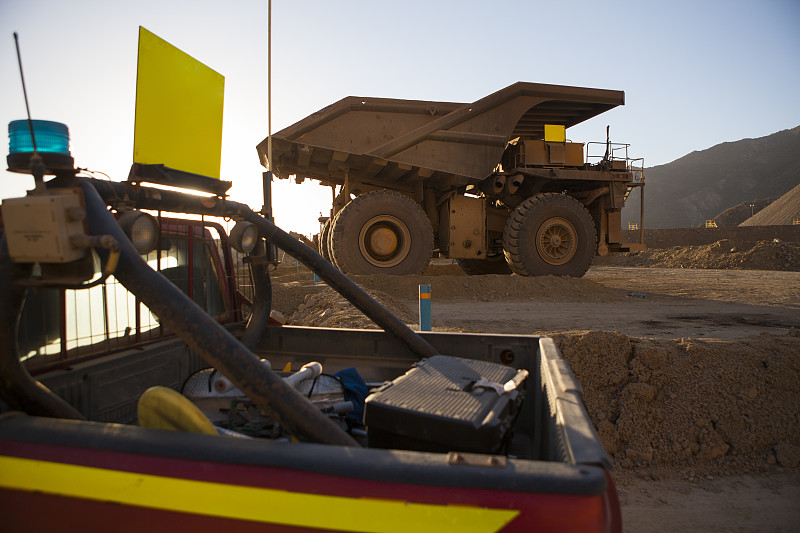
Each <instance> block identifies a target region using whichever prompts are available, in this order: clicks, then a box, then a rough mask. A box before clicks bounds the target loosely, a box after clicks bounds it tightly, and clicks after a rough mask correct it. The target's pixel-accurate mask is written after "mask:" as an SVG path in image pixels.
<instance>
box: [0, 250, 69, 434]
mask: <svg viewBox="0 0 800 533" xmlns="http://www.w3.org/2000/svg"><path fill="white" fill-rule="evenodd" d="M32 267H33V265H32V264H30V263H22V264H20V263H14V262H12V261H11V257H10V256H9V254H8V246H7V245H6V237H5V235H3V237H2V239H0V398H2V399H3V401H4V402H6V404H8V406H9V407H10V408H11V409H15V410H19V411H24V412H26V413H28V414H29V415H35V416H50V417H56V418H74V419H77V420H85V417H84V416H83V415H82V414H81V413H80V412H79V411H78V410H77V409H75V408H74V407H72V406H71V405H70V404H68V403H67V402H65V401H64V400H62V399H61V398H59V397H58V396H56V395H55V394H53V392H52V391H50V389H48V388H47V387H45V386H44V385H42V384H41V383H39V382H38V381H36V380H34V379H33V378H32V377H31V375H30V374H29V373H28V371H27V369H26V368H25V367H24V366H23V365H22V362H21V361H20V360H19V354H18V353H17V349H18V346H17V326H18V324H19V317H20V314H21V313H22V306H23V304H24V303H25V294H26V292H27V288H26V287H25V285H23V284H21V283H20V282H21V281H23V280H26V279H28V277H30V275H31V270H32Z"/></svg>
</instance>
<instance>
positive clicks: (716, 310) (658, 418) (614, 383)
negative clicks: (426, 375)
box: [273, 261, 800, 532]
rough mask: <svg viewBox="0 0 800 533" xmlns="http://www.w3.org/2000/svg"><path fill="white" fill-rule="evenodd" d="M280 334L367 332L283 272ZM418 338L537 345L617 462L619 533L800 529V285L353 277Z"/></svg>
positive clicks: (681, 273)
mask: <svg viewBox="0 0 800 533" xmlns="http://www.w3.org/2000/svg"><path fill="white" fill-rule="evenodd" d="M273 276H274V282H273V283H274V287H273V293H274V294H273V302H274V303H273V306H274V308H276V309H277V310H279V311H281V312H282V313H283V314H285V315H286V316H287V317H288V318H289V323H290V324H302V325H309V326H323V327H357V328H363V327H375V326H374V325H373V324H372V323H371V322H370V321H368V320H367V319H366V318H364V317H363V316H362V315H361V314H360V313H359V312H358V311H357V310H355V309H353V308H352V307H350V306H349V305H347V304H346V303H345V302H344V301H343V300H342V298H341V297H340V296H339V295H338V294H336V293H334V292H333V291H331V290H330V289H328V288H326V287H324V285H323V284H319V283H317V284H315V283H314V282H313V279H312V275H311V274H310V273H309V272H308V271H307V270H304V269H303V270H300V271H298V270H297V268H296V267H294V266H291V265H289V264H285V265H282V266H281V267H279V268H278V270H276V271H275V272H274V273H273ZM353 279H354V280H355V281H356V282H357V283H359V284H360V285H361V286H362V287H364V288H365V289H366V290H367V291H368V292H370V293H371V294H372V295H373V296H374V297H375V298H376V299H378V300H379V301H381V302H382V303H383V304H384V305H386V306H387V307H388V308H389V309H391V310H392V311H393V312H395V313H396V314H397V315H398V316H400V317H401V318H402V319H403V320H405V321H406V322H407V323H408V324H409V325H411V326H412V327H414V328H418V326H417V323H418V319H417V312H416V308H417V294H418V285H420V284H430V285H431V286H432V294H433V296H432V308H433V329H434V330H437V331H468V332H492V333H514V334H547V335H550V336H552V337H554V339H555V340H556V342H557V343H558V345H559V348H560V349H561V351H562V353H563V354H564V356H565V357H566V358H567V360H568V361H569V363H570V366H571V368H572V370H573V372H574V373H575V374H576V376H577V378H578V380H579V381H580V383H581V385H582V387H583V389H584V394H585V400H586V405H587V409H588V411H589V415H590V416H591V418H592V420H593V422H594V424H595V427H596V428H597V430H598V433H599V435H600V437H601V439H602V440H603V443H604V445H605V447H606V449H607V451H608V452H609V454H610V456H611V457H612V459H613V461H614V470H613V471H612V474H613V476H614V478H615V480H616V482H617V485H618V489H619V494H620V500H621V503H622V510H623V521H624V529H625V531H631V532H632V531H670V532H672V531H754V532H755V531H759V532H763V531H774V532H778V531H787V532H788V531H800V504H798V502H800V468H799V467H798V465H799V464H800V272H796V271H770V270H705V269H686V268H683V269H681V268H644V267H620V266H594V267H592V268H591V269H590V270H589V272H588V273H587V275H586V276H585V277H584V278H581V279H572V278H569V279H565V278H554V277H544V278H521V277H518V276H472V277H470V276H466V275H463V273H462V272H461V271H460V270H459V269H458V267H457V266H456V265H453V264H451V263H450V262H449V261H446V262H445V261H437V262H435V263H434V264H432V265H431V266H430V267H429V269H428V270H427V271H426V272H425V274H424V275H422V276H402V277H385V276H365V277H360V276H357V277H354V278H353Z"/></svg>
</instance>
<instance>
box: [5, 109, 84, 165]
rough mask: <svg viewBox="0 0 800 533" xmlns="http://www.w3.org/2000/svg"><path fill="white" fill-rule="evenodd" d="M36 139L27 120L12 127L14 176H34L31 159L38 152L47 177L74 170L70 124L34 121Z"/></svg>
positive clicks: (11, 142)
mask: <svg viewBox="0 0 800 533" xmlns="http://www.w3.org/2000/svg"><path fill="white" fill-rule="evenodd" d="M31 124H32V126H33V134H34V138H35V142H36V146H35V147H34V139H31V127H30V125H29V124H28V121H27V120H14V121H11V122H10V123H9V124H8V140H9V147H8V148H9V150H8V151H9V153H8V158H7V160H8V167H9V168H8V169H9V170H11V171H12V172H23V173H29V172H30V158H31V155H33V153H34V150H35V151H36V152H38V153H39V155H40V156H41V157H42V159H43V160H44V164H45V166H46V168H47V170H46V173H47V174H58V173H60V172H61V171H67V170H72V169H73V165H74V162H73V159H72V154H71V153H70V151H69V128H67V126H66V124H62V123H60V122H53V121H50V120H32V121H31Z"/></svg>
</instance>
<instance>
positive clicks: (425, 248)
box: [330, 190, 433, 276]
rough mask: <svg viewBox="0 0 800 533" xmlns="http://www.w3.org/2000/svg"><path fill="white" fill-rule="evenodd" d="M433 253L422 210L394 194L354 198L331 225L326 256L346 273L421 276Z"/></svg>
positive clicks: (427, 223)
mask: <svg viewBox="0 0 800 533" xmlns="http://www.w3.org/2000/svg"><path fill="white" fill-rule="evenodd" d="M432 252H433V229H432V228H431V224H430V222H429V221H428V216H427V215H426V214H425V211H423V210H422V208H421V207H420V206H419V205H418V204H417V203H416V202H415V201H414V200H412V199H411V198H409V197H407V196H404V195H402V194H399V193H396V192H393V191H385V190H383V191H372V192H368V193H366V194H362V195H361V196H357V197H356V198H355V199H354V200H352V201H351V202H350V203H348V204H347V205H346V206H344V208H342V210H341V211H339V213H338V214H337V215H336V218H335V219H334V220H333V224H332V225H331V237H330V253H331V255H332V256H333V259H334V262H335V264H336V266H337V267H338V268H339V270H341V271H342V272H344V273H346V274H390V275H400V276H402V275H407V274H421V273H422V272H423V271H424V270H425V268H426V267H427V266H428V263H430V260H431V253H432Z"/></svg>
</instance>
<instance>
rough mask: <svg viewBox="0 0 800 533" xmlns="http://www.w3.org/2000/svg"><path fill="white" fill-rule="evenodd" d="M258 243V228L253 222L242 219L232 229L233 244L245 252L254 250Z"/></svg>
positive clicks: (238, 249)
mask: <svg viewBox="0 0 800 533" xmlns="http://www.w3.org/2000/svg"><path fill="white" fill-rule="evenodd" d="M257 244H258V228H257V227H256V225H255V224H253V223H252V222H245V221H244V220H240V221H239V222H237V223H236V225H235V226H234V227H233V229H232V230H231V246H233V247H234V248H235V249H236V250H237V251H239V252H241V253H243V254H249V253H250V252H252V251H253V250H254V249H255V247H256V245H257Z"/></svg>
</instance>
